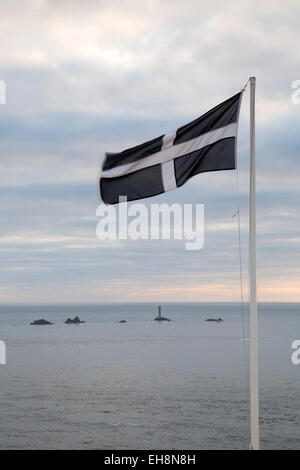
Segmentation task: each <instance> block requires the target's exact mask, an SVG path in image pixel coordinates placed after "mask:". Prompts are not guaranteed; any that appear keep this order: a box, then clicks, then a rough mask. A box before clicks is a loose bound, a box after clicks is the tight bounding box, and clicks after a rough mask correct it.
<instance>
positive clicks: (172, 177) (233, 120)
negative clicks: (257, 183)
mask: <svg viewBox="0 0 300 470" xmlns="http://www.w3.org/2000/svg"><path fill="white" fill-rule="evenodd" d="M241 97H242V92H240V93H237V94H236V95H234V96H232V97H231V98H229V99H228V100H226V101H224V102H223V103H221V104H219V105H217V106H216V107H214V108H213V109H211V110H210V111H208V112H207V113H205V114H203V116H200V117H199V118H197V119H195V120H194V121H192V122H190V123H189V124H186V125H185V126H182V127H179V128H178V129H177V130H176V131H174V132H170V133H168V134H164V135H161V136H160V137H157V138H155V139H153V140H150V141H148V142H145V143H143V144H141V145H137V146H136V147H132V148H130V149H127V150H124V151H123V152H120V153H107V154H106V155H105V160H104V163H103V167H102V174H101V177H100V194H101V197H102V200H103V201H104V202H105V203H106V204H116V203H118V202H119V196H127V200H128V201H133V200H136V199H142V198H147V197H151V196H156V195H157V194H161V193H164V192H166V191H170V190H171V189H175V188H178V187H179V186H182V185H183V184H184V183H185V182H186V181H187V180H188V179H189V178H191V177H192V176H194V175H197V174H198V173H204V172H207V171H218V170H233V169H235V168H236V139H237V130H238V118H239V109H240V103H241Z"/></svg>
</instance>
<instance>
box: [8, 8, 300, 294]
mask: <svg viewBox="0 0 300 470" xmlns="http://www.w3.org/2000/svg"><path fill="white" fill-rule="evenodd" d="M1 11H2V14H1V18H0V26H1V30H2V31H3V37H4V38H5V40H6V43H7V44H9V47H7V48H2V49H1V51H0V60H1V66H2V68H1V76H0V79H1V80H5V82H6V88H7V104H6V105H5V106H1V108H0V111H1V116H0V152H1V159H0V201H1V227H0V242H1V241H2V243H1V245H0V252H1V260H2V262H1V270H0V279H1V285H2V290H1V294H0V295H1V297H0V298H1V299H2V300H3V301H19V302H22V301H28V302H30V301H40V302H42V301H50V300H51V299H52V298H53V294H52V293H53V290H54V291H55V292H56V299H57V301H68V300H76V301H101V300H107V301H111V300H114V299H115V292H116V290H117V291H118V293H119V299H120V300H122V299H123V300H156V299H159V300H173V299H174V300H184V301H188V300H193V301H194V300H199V301H201V300H216V299H218V300H239V260H238V251H237V221H236V218H233V217H232V216H233V214H234V213H235V212H236V210H237V198H236V175H235V172H220V173H212V174H206V175H199V176H197V177H195V178H194V179H193V180H191V181H189V183H188V184H186V185H185V186H183V187H182V188H180V189H178V190H177V191H173V192H170V193H168V194H164V195H161V196H159V197H156V198H153V200H151V201H150V200H148V201H146V204H147V205H149V204H150V203H151V202H155V203H158V202H170V203H172V202H184V203H188V202H198V203H204V204H205V221H206V232H205V237H206V238H205V246H204V249H203V250H202V251H201V252H199V253H197V255H196V256H195V255H192V254H191V253H188V252H186V251H184V249H183V242H178V241H171V242H169V243H168V242H164V241H158V242H150V241H147V240H145V241H137V242H133V241H124V242H122V243H121V242H115V243H114V242H111V241H110V242H107V243H104V242H103V241H102V242H101V241H100V240H98V239H97V238H96V234H95V229H96V224H97V221H98V220H97V217H96V215H95V212H96V208H97V205H98V203H99V194H98V187H97V184H98V176H99V170H100V162H101V158H103V154H104V152H105V151H107V150H109V151H117V150H121V149H124V148H127V147H129V146H132V145H135V144H137V143H140V142H143V141H144V140H146V139H150V138H153V137H155V136H157V135H160V134H162V133H165V132H167V131H170V130H173V129H175V128H176V127H178V126H179V125H181V124H184V123H185V122H188V121H190V120H192V119H193V118H195V117H196V116H197V115H200V114H201V113H203V112H205V111H207V110H208V109H209V108H210V107H212V106H214V105H215V104H217V103H218V102H220V101H222V100H223V99H226V98H227V97H228V96H230V95H232V94H234V93H236V92H237V91H238V90H239V89H240V88H241V87H242V86H243V85H244V84H245V82H246V80H247V79H248V77H249V76H250V75H253V74H255V75H256V76H257V101H256V103H257V113H256V119H257V173H258V174H257V202H258V207H257V217H258V226H257V227H258V267H259V287H260V290H259V294H260V299H261V300H270V301H271V300H287V301H288V300H300V292H299V289H298V285H299V284H298V281H299V278H300V273H299V270H298V266H299V262H300V260H299V240H300V226H299V220H300V218H299V204H298V201H299V196H300V193H299V191H300V190H299V169H300V168H299V155H298V153H299V151H298V149H299V143H300V142H299V120H300V119H299V113H300V106H296V105H293V104H292V101H291V93H292V89H291V83H292V81H293V80H296V79H299V78H300V77H299V75H298V71H299V59H300V57H299V56H300V52H299V48H297V46H296V45H297V43H298V39H299V32H298V29H299V28H298V21H297V19H298V17H299V14H300V5H299V3H298V2H297V1H294V0H289V1H287V2H285V3H283V2H281V1H276V0H275V1H273V2H272V8H270V5H269V4H268V2H263V3H262V2H258V1H257V0H256V1H250V0H249V1H248V0H247V1H244V2H237V1H234V0H231V1H228V2H226V3H224V2H223V1H211V2H209V3H207V2H203V1H202V2H199V0H197V1H196V0H191V1H189V2H185V3H183V2H182V1H179V0H174V1H173V2H169V1H158V0H148V1H143V2H140V1H137V0H125V1H117V0H111V1H110V2H108V1H104V0H102V1H97V0H93V1H87V0H86V1H84V0H78V1H76V2H72V1H68V0H60V1H58V0H51V1H46V0H25V1H24V2H22V3H20V2H18V1H16V0H12V1H10V2H2V3H1ZM238 158H239V167H240V169H239V186H240V205H241V228H242V254H243V267H244V270H245V277H246V262H247V237H248V234H247V217H248V189H249V185H248V179H249V175H248V172H249V93H248V91H246V93H245V94H244V97H243V105H242V110H241V120H240V129H239V144H238Z"/></svg>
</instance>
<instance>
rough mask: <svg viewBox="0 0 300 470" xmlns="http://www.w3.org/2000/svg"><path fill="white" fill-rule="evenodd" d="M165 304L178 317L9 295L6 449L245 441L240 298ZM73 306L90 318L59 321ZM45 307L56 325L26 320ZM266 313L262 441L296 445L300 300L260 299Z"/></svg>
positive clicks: (3, 374)
mask: <svg viewBox="0 0 300 470" xmlns="http://www.w3.org/2000/svg"><path fill="white" fill-rule="evenodd" d="M162 313H163V314H164V315H166V316H168V317H170V318H172V320H173V321H172V322H169V323H167V322H166V323H162V324H158V323H157V322H153V321H152V319H153V318H154V316H156V306H155V305H151V304H115V305H97V306H96V305H92V306H91V305H73V306H58V305H57V306H5V305H2V306H1V307H0V339H2V340H4V341H5V342H6V345H7V365H5V366H4V365H2V366H0V448H2V449H11V448H23V449H49V448H50V449H62V448H68V449H73V448H74V449H76V448H77V449H95V448H101V449H114V448H118V449H230V448H236V449H244V448H247V445H248V444H247V440H248V395H247V390H248V387H247V382H246V377H245V355H244V348H245V346H247V344H248V342H247V341H246V342H245V341H243V328H242V323H243V322H242V316H241V312H240V306H239V305H238V304H165V305H164V306H163V312H162ZM75 315H79V316H80V317H81V318H82V319H83V320H86V322H87V323H85V324H82V325H65V324H64V323H63V321H64V320H65V319H66V318H67V317H69V316H75ZM210 316H218V317H219V316H220V317H222V318H223V319H224V322H223V323H222V324H215V323H209V322H205V319H206V318H207V317H210ZM38 318H47V319H48V320H50V321H53V322H54V323H55V324H54V325H50V326H30V325H29V323H30V322H31V321H32V320H35V319H38ZM259 318H260V320H259V322H260V387H261V390H260V399H261V446H262V448H265V449H288V448H290V449H300V431H299V429H300V426H299V425H300V393H299V389H300V365H299V366H295V365H292V363H291V352H292V350H291V343H292V341H293V340H295V339H300V304H262V305H260V307H259ZM121 319H125V320H127V323H126V324H119V323H117V321H118V320H121Z"/></svg>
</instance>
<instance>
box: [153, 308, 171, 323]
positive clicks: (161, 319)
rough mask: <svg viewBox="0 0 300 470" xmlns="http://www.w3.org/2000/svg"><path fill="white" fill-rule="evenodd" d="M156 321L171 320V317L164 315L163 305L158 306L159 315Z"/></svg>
mask: <svg viewBox="0 0 300 470" xmlns="http://www.w3.org/2000/svg"><path fill="white" fill-rule="evenodd" d="M154 321H171V320H170V318H166V317H162V315H161V305H159V306H158V316H157V317H156V318H154Z"/></svg>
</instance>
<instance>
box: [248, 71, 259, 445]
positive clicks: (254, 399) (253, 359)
mask: <svg viewBox="0 0 300 470" xmlns="http://www.w3.org/2000/svg"><path fill="white" fill-rule="evenodd" d="M255 83H256V79H255V77H251V78H250V207H249V272H250V320H249V323H250V449H251V450H258V449H259V412H258V341H257V336H258V325H257V323H258V322H257V295H256V178H255Z"/></svg>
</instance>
